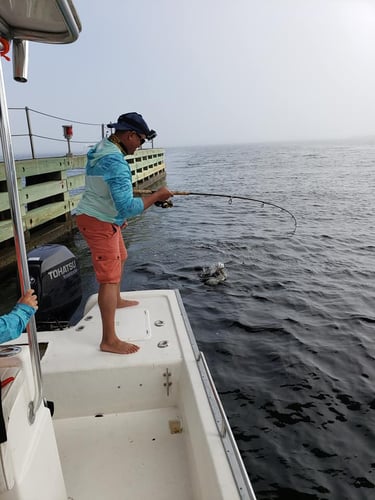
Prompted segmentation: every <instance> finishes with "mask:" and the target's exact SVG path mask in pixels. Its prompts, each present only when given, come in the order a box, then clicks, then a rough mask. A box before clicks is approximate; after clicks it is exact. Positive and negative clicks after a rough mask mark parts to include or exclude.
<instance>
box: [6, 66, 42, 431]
mask: <svg viewBox="0 0 375 500" xmlns="http://www.w3.org/2000/svg"><path fill="white" fill-rule="evenodd" d="M0 136H1V144H2V148H3V156H4V164H5V171H6V179H7V185H8V194H9V205H10V209H11V213H12V218H13V227H14V244H15V249H16V255H17V266H18V273H19V277H20V285H21V293H22V294H24V293H25V292H26V290H27V289H29V288H30V275H29V268H28V265H27V256H26V247H25V238H24V234H23V227H22V217H21V210H20V202H19V196H18V189H17V177H16V167H15V161H14V154H13V148H12V141H11V135H10V124H9V116H8V107H7V102H6V95H5V85H4V77H3V68H2V64H1V61H0ZM27 333H28V338H29V345H30V357H31V366H32V372H33V376H34V383H35V394H34V400H33V401H31V402H30V403H29V415H28V417H29V422H30V423H31V424H32V423H33V422H34V420H35V414H36V411H37V410H38V408H39V406H40V404H41V402H42V372H41V367H40V355H39V347H38V341H37V336H36V323H35V318H34V316H33V317H32V318H31V319H30V321H29V323H28V325H27Z"/></svg>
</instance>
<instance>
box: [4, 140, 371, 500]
mask: <svg viewBox="0 0 375 500" xmlns="http://www.w3.org/2000/svg"><path fill="white" fill-rule="evenodd" d="M166 161H167V184H168V186H169V187H170V188H171V189H172V190H184V191H194V192H205V193H218V194H224V195H228V198H226V197H223V198H221V197H210V196H175V197H174V199H173V201H174V207H173V208H170V209H161V208H157V207H153V208H151V209H150V210H148V211H147V212H146V213H145V214H143V215H142V216H140V217H138V218H136V219H133V220H132V221H130V223H129V226H128V227H127V228H126V230H125V231H124V236H125V240H126V244H127V248H128V253H129V257H128V261H127V264H126V269H125V274H124V279H123V282H122V289H123V290H136V289H148V288H178V289H179V290H180V293H181V296H182V299H183V302H184V304H185V308H186V310H187V313H188V316H189V319H190V322H191V325H192V328H193V331H194V333H195V335H196V338H197V341H198V345H199V347H200V349H201V350H202V351H203V352H204V353H205V355H206V358H207V361H208V364H209V367H210V370H211V372H212V375H213V377H214V380H215V383H216V386H217V388H218V391H219V394H220V396H221V399H222V402H223V404H224V407H225V410H226V412H227V415H228V418H229V421H230V424H231V426H232V429H233V431H234V435H235V437H236V439H237V442H238V446H239V449H240V451H241V454H242V457H243V459H244V463H245V466H246V468H247V470H248V473H249V476H250V479H251V482H252V485H253V487H254V490H255V492H256V495H257V498H258V499H259V500H262V499H267V500H281V499H282V500H297V499H306V500H318V499H319V500H323V499H325V500H357V499H358V500H370V499H373V498H375V453H374V450H375V395H374V379H375V270H374V268H375V217H374V213H375V193H374V191H375V182H374V179H375V176H374V165H375V142H373V143H371V142H365V141H363V142H359V141H357V142H354V141H353V142H335V143H328V142H327V143H309V144H257V145H254V144H252V145H242V146H220V147H218V146H215V147H201V148H184V149H182V148H181V149H177V148H176V149H170V150H167V153H166ZM230 195H234V196H244V197H252V198H256V199H261V200H264V201H268V202H272V203H274V204H277V205H279V206H282V207H285V208H286V209H288V210H289V211H290V212H292V213H293V214H294V215H295V217H296V219H297V221H298V226H297V230H296V232H295V234H293V235H292V236H291V231H292V230H293V229H294V224H293V220H292V218H291V217H290V215H289V214H288V213H286V212H283V211H281V210H279V209H277V208H275V207H272V206H268V205H266V204H265V205H262V204H261V203H258V202H252V201H240V200H236V199H233V200H232V203H230V198H229V197H230ZM66 244H67V245H68V246H69V247H70V248H71V249H72V251H73V252H74V253H75V254H76V255H77V257H78V258H79V262H80V266H81V271H82V276H83V280H84V290H85V298H86V297H87V296H88V295H90V294H91V293H95V292H96V291H97V285H96V282H95V279H94V276H93V273H92V269H91V262H90V256H89V252H88V250H87V248H86V246H85V244H84V242H83V241H82V239H81V237H80V235H79V234H76V235H75V236H74V238H73V239H72V240H70V241H68V242H67V243H66ZM217 262H223V263H224V264H225V268H226V270H227V273H228V278H227V280H226V281H225V282H224V283H220V284H218V285H217V286H208V285H205V284H204V283H202V281H201V280H200V272H201V270H202V268H203V267H205V266H209V265H212V264H215V263H217ZM5 286H6V289H7V290H8V292H7V293H8V296H9V290H11V291H12V290H13V288H12V284H11V282H10V281H9V282H8V283H5ZM3 290H4V287H3ZM11 293H13V292H11ZM14 293H15V292H14ZM14 298H15V296H14ZM81 312H82V307H80V309H79V311H77V313H76V314H75V316H74V318H73V321H75V320H77V319H78V318H79V315H80V313H81ZM228 500H230V499H228Z"/></svg>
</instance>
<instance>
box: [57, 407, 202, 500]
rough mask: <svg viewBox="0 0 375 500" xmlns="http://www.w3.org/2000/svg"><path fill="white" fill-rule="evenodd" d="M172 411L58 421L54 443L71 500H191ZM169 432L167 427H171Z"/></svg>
mask: <svg viewBox="0 0 375 500" xmlns="http://www.w3.org/2000/svg"><path fill="white" fill-rule="evenodd" d="M176 421H179V414H178V409H177V408H175V407H170V408H162V409H154V410H145V411H140V412H129V413H122V414H109V415H103V416H96V417H94V416H90V417H79V418H67V419H58V420H55V421H54V427H55V431H56V438H57V444H58V448H59V453H60V458H61V462H62V468H63V473H64V477H65V481H66V486H67V491H68V496H69V498H71V499H73V500H104V499H105V500H133V499H134V500H148V499H151V498H152V499H153V500H176V499H178V500H192V499H193V498H194V496H193V492H192V488H191V476H190V473H189V464H188V457H187V450H186V445H185V434H184V432H183V431H182V432H180V433H179V432H176V433H174V431H171V426H170V422H176ZM172 427H173V426H172Z"/></svg>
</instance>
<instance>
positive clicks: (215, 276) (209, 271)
mask: <svg viewBox="0 0 375 500" xmlns="http://www.w3.org/2000/svg"><path fill="white" fill-rule="evenodd" d="M200 278H201V281H203V283H204V284H205V285H211V286H215V285H218V284H219V283H222V282H223V281H225V280H226V279H227V272H226V270H225V266H224V264H223V263H222V262H218V263H217V264H214V265H213V266H210V267H204V268H203V269H202V272H201V273H200Z"/></svg>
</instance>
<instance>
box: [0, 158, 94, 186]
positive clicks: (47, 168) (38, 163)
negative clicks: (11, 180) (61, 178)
mask: <svg viewBox="0 0 375 500" xmlns="http://www.w3.org/2000/svg"><path fill="white" fill-rule="evenodd" d="M85 164H86V156H84V155H81V156H71V157H65V156H62V157H53V158H37V159H33V160H16V172H17V177H28V176H30V175H41V174H47V173H50V172H59V171H63V170H70V169H75V168H84V166H85ZM5 179H6V176H5V166H4V163H0V181H3V180H5Z"/></svg>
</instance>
